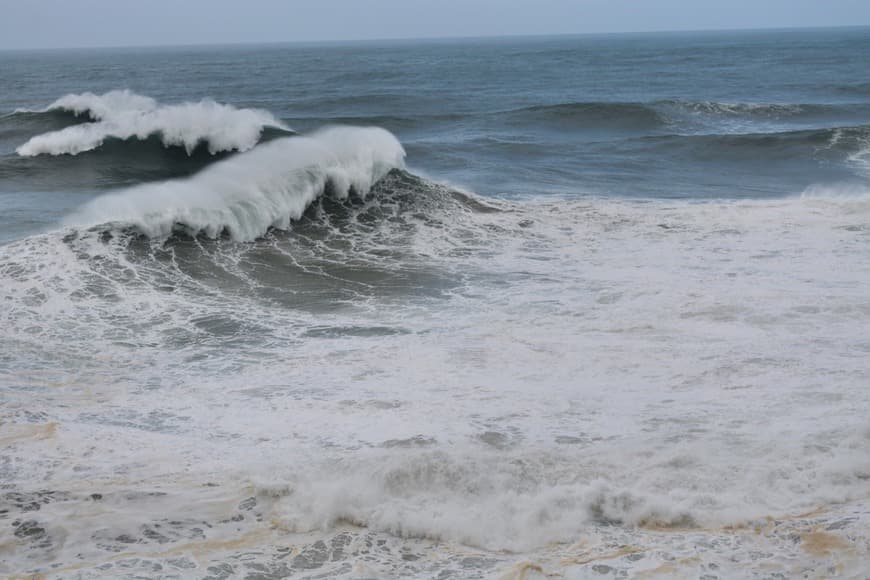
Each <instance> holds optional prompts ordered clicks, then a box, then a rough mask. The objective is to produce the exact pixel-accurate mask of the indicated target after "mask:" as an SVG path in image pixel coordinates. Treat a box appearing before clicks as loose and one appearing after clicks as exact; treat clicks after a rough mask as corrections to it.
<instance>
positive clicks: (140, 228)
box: [67, 127, 405, 240]
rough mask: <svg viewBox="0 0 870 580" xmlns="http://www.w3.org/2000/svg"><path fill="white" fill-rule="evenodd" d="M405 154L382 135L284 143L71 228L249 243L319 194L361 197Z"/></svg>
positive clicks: (133, 192)
mask: <svg viewBox="0 0 870 580" xmlns="http://www.w3.org/2000/svg"><path fill="white" fill-rule="evenodd" d="M404 156H405V151H404V149H403V148H402V145H401V144H400V143H399V141H398V140H397V139H396V138H395V137H394V136H393V135H392V134H390V133H389V132H387V131H385V130H384V129H379V128H374V127H373V128H351V127H333V128H329V129H324V130H321V131H318V132H315V133H312V134H310V135H307V136H297V137H287V138H283V139H276V140H274V141H271V142H269V143H265V144H262V145H260V146H259V147H257V148H256V149H254V150H252V151H249V152H246V153H243V154H240V155H237V156H234V157H231V158H229V159H226V160H224V161H221V162H218V163H215V164H213V165H211V166H209V167H208V168H206V169H205V170H203V171H202V172H200V173H198V174H196V175H194V176H193V177H190V178H187V179H179V180H169V181H163V182H158V183H149V184H144V185H140V186H134V187H132V188H129V189H125V190H121V191H119V192H114V193H110V194H106V195H103V196H101V197H98V198H96V199H94V200H92V201H91V202H89V203H88V204H87V205H85V206H84V207H83V208H81V209H80V210H79V211H78V212H77V213H75V214H74V215H73V216H71V217H70V218H68V220H67V224H68V225H70V226H103V225H109V226H110V227H111V226H119V227H128V228H132V229H134V230H135V231H137V232H139V233H141V234H144V235H146V236H148V237H152V238H153V237H163V236H168V235H170V234H171V233H173V232H179V231H181V232H184V233H188V234H192V235H204V236H207V237H212V238H214V237H218V236H222V235H228V236H229V237H231V238H233V239H236V240H253V239H255V238H257V237H259V236H262V235H264V234H265V233H266V232H267V231H268V230H269V229H271V228H278V229H286V228H287V227H288V226H289V224H290V221H291V220H294V219H298V218H300V217H301V216H302V214H303V212H304V211H305V209H306V208H307V207H308V206H309V204H310V203H311V202H312V201H314V200H315V199H316V198H317V197H318V196H320V195H321V194H323V193H329V194H331V195H332V196H334V197H336V198H339V199H343V198H346V197H347V196H349V195H351V194H354V195H357V196H360V197H365V196H366V195H367V194H368V192H369V189H370V188H371V187H372V185H373V184H374V183H375V182H376V181H378V180H379V179H381V178H382V177H383V176H385V175H386V174H387V173H388V172H389V171H390V170H391V169H395V168H402V167H403V166H404Z"/></svg>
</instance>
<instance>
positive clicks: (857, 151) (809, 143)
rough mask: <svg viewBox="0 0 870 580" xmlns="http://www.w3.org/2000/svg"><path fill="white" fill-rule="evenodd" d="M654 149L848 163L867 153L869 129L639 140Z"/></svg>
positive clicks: (848, 127)
mask: <svg viewBox="0 0 870 580" xmlns="http://www.w3.org/2000/svg"><path fill="white" fill-rule="evenodd" d="M641 142H642V143H645V144H646V145H647V146H653V147H666V148H670V149H677V150H685V151H686V152H687V153H690V155H691V156H694V157H706V156H712V157H717V158H721V159H724V158H728V159H756V160H757V159H759V158H758V155H764V156H765V158H770V157H775V158H782V159H785V160H795V161H801V160H802V159H807V158H810V157H812V158H819V157H822V158H827V159H830V160H832V161H847V160H850V159H854V158H855V157H856V156H861V155H865V154H867V153H870V125H856V126H844V127H828V128H823V129H806V130H796V131H781V132H771V133H742V134H712V135H704V134H702V135H674V134H672V135H662V136H649V137H645V138H643V139H641Z"/></svg>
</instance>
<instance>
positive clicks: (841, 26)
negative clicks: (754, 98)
mask: <svg viewBox="0 0 870 580" xmlns="http://www.w3.org/2000/svg"><path fill="white" fill-rule="evenodd" d="M859 28H870V24H838V25H831V26H757V27H740V28H697V29H695V28H684V29H683V28H681V29H651V30H620V31H606V32H554V33H508V34H481V35H457V36H449V35H447V36H442V35H432V36H416V37H409V36H403V37H400V36H396V37H382V38H345V39H338V38H336V39H319V40H262V41H257V40H239V41H231V42H190V43H166V44H98V45H81V46H69V45H66V46H60V45H58V46H47V47H18V48H16V47H0V52H52V51H58V50H111V49H123V50H130V49H166V48H210V47H214V48H217V47H223V48H230V47H245V46H252V47H253V46H279V45H299V46H301V45H324V46H326V45H333V46H334V45H341V44H377V43H393V42H396V43H401V42H414V41H423V42H425V41H461V40H488V39H492V40H497V39H512V38H515V39H521V38H528V39H532V38H555V37H578V36H590V37H592V36H631V35H658V34H708V33H716V32H724V33H728V32H765V31H770V32H773V31H781V32H787V31H802V30H803V31H810V30H819V31H822V30H838V29H859Z"/></svg>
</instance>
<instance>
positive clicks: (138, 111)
mask: <svg viewBox="0 0 870 580" xmlns="http://www.w3.org/2000/svg"><path fill="white" fill-rule="evenodd" d="M57 111H66V112H70V113H73V114H75V115H76V116H80V115H88V116H89V117H90V119H91V120H92V122H90V123H82V124H77V125H73V126H70V127H66V128H64V129H60V130H58V131H50V132H48V133H43V134H41V135H37V136H35V137H32V138H31V139H30V140H29V141H27V143H25V144H23V145H21V146H20V147H18V148H17V149H16V152H17V153H18V154H19V155H21V156H25V157H33V156H37V155H77V154H79V153H82V152H85V151H91V150H93V149H96V148H98V147H100V146H101V145H102V144H103V142H104V141H105V140H106V139H109V138H116V139H122V140H127V139H132V138H136V139H139V140H145V139H147V138H148V137H150V136H152V135H159V136H160V137H161V139H162V141H163V145H164V146H165V147H170V146H179V147H184V148H185V150H186V151H187V153H188V154H190V153H192V152H193V150H194V149H196V147H197V146H198V145H199V144H200V143H205V144H207V146H208V150H209V152H210V153H212V154H214V153H218V152H221V151H233V150H238V151H246V150H248V149H251V148H252V147H253V146H254V145H256V144H257V142H258V141H259V139H260V135H261V133H262V131H263V129H264V128H266V127H274V128H277V129H281V130H283V131H290V128H289V127H287V126H286V125H284V124H283V123H282V122H281V121H279V120H278V119H276V118H275V117H274V116H273V115H272V114H271V113H269V112H268V111H263V110H258V109H237V108H235V107H233V106H232V105H224V104H221V103H217V102H215V101H212V100H208V99H204V100H202V101H199V102H198V103H181V104H177V105H160V104H159V103H158V102H157V101H155V100H154V99H152V98H151V97H146V96H143V95H137V94H136V93H133V92H131V91H128V90H124V91H110V92H108V93H105V94H103V95H95V94H93V93H82V94H70V95H66V96H64V97H61V98H60V99H58V100H56V101H55V102H54V103H52V104H51V105H49V106H48V107H47V108H45V109H44V110H43V111H39V112H43V113H50V112H57ZM19 112H23V111H19Z"/></svg>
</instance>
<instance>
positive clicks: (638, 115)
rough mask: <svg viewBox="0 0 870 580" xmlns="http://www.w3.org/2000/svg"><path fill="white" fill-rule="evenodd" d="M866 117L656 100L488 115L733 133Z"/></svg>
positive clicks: (850, 109)
mask: <svg viewBox="0 0 870 580" xmlns="http://www.w3.org/2000/svg"><path fill="white" fill-rule="evenodd" d="M865 114H870V107H866V106H862V105H827V104H810V103H803V104H802V103H729V102H717V101H681V100H659V101H651V102H620V101H614V102H609V101H590V102H563V103H553V104H546V105H534V106H529V107H522V108H518V109H512V110H508V111H501V112H497V113H490V114H489V115H495V117H496V118H498V119H499V120H502V121H504V122H506V123H507V124H509V125H521V126H529V127H546V128H549V129H553V130H564V131H582V130H584V129H612V130H621V131H625V130H629V131H637V132H647V131H659V132H661V131H672V132H680V133H689V134H691V133H707V134H717V133H721V134H732V133H737V132H741V131H743V130H747V129H750V128H751V127H752V126H754V125H755V126H758V127H759V130H760V131H761V132H764V131H765V130H770V128H771V126H772V125H771V123H774V124H778V125H781V127H780V128H782V127H784V126H785V125H788V124H793V123H804V126H806V124H807V123H811V124H813V125H821V126H826V125H832V124H835V123H836V122H838V121H839V122H842V121H843V120H850V119H859V118H863V115H865ZM759 123H761V124H760V125H759Z"/></svg>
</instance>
